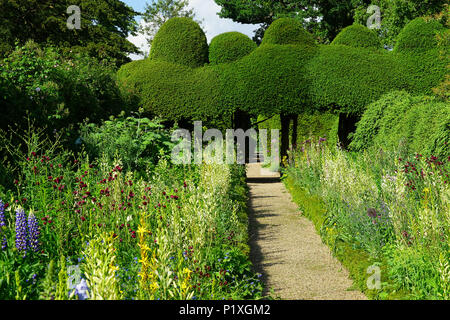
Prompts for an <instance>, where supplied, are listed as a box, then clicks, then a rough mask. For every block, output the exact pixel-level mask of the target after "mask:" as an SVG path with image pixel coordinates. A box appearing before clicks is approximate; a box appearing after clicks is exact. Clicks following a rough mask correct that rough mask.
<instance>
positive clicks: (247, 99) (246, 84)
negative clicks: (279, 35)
mask: <svg viewBox="0 0 450 320" xmlns="http://www.w3.org/2000/svg"><path fill="white" fill-rule="evenodd" d="M316 52H317V49H316V47H310V46H300V45H297V46H294V45H275V44H266V45H262V46H260V47H259V48H258V49H256V50H255V51H253V52H252V53H251V54H250V55H248V56H246V57H244V58H242V59H241V60H239V61H236V62H235V63H233V64H230V65H228V66H226V67H224V68H222V69H221V70H220V79H221V83H222V86H221V99H222V101H223V104H224V105H232V106H233V107H234V108H238V109H241V110H244V111H247V112H248V113H250V114H252V115H255V116H257V115H259V114H264V115H272V114H277V113H280V112H283V113H297V112H301V111H302V110H303V109H304V108H305V107H306V106H309V105H310V101H309V100H308V91H307V88H308V84H307V83H306V82H305V81H304V73H305V66H306V64H307V61H308V60H310V59H311V58H312V57H313V56H314V55H315V54H316Z"/></svg>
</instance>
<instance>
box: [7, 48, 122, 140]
mask: <svg viewBox="0 0 450 320" xmlns="http://www.w3.org/2000/svg"><path fill="white" fill-rule="evenodd" d="M0 64H1V67H2V68H1V72H0V79H1V80H0V86H2V85H1V84H2V83H4V84H6V88H5V89H4V91H2V90H1V89H0V91H2V95H1V96H0V101H2V106H4V109H3V117H4V118H3V119H4V121H2V122H1V124H0V128H1V129H3V130H7V129H9V126H14V125H15V124H18V125H19V127H25V126H26V121H27V120H26V119H25V117H26V116H28V117H29V118H30V119H31V120H33V121H35V123H36V124H38V125H39V126H40V127H47V128H48V131H49V132H52V131H53V130H55V131H59V130H61V129H63V128H64V129H66V130H68V131H69V132H70V131H73V130H74V129H75V128H76V125H77V123H78V122H81V121H82V120H83V119H85V118H86V117H89V118H91V119H95V120H96V121H99V120H101V119H103V118H105V117H107V116H108V115H110V114H113V113H118V112H120V111H121V110H122V109H126V108H127V106H126V104H127V98H126V97H125V95H124V94H123V93H121V91H120V90H119V88H118V86H117V84H116V82H115V77H116V76H115V71H114V69H111V68H110V67H108V66H106V65H103V64H100V63H98V62H97V61H95V60H93V59H91V58H89V57H86V56H83V55H79V54H71V55H68V56H62V55H61V54H60V52H59V50H58V49H55V48H46V49H41V48H40V47H39V46H38V45H37V44H35V43H34V42H28V43H27V44H26V45H25V46H23V47H18V48H16V50H15V51H14V52H12V53H11V54H10V55H9V56H8V57H7V58H5V59H4V60H2V61H1V62H0ZM72 138H73V137H72ZM75 138H76V137H75ZM75 138H73V139H74V140H75ZM74 140H73V141H74ZM73 141H72V142H73Z"/></svg>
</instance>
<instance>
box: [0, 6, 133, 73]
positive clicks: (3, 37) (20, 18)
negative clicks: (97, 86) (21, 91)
mask: <svg viewBox="0 0 450 320" xmlns="http://www.w3.org/2000/svg"><path fill="white" fill-rule="evenodd" d="M71 5H76V6H78V7H79V8H80V10H81V28H80V29H69V28H68V27H67V21H68V19H69V17H70V15H71V14H70V13H67V9H68V7H69V6H71ZM136 14H137V12H135V11H134V10H133V9H132V8H131V7H129V6H128V5H126V4H125V3H123V2H122V1H120V0H0V43H1V45H0V55H5V54H6V53H8V52H11V51H12V50H13V49H14V47H15V45H16V43H17V42H18V43H19V44H24V43H25V42H26V41H27V40H33V41H35V42H36V43H39V44H44V45H45V44H51V45H54V46H58V47H60V48H67V49H68V50H74V51H80V52H86V53H89V55H91V56H93V57H96V58H98V59H108V60H111V61H112V62H114V63H116V64H117V65H121V64H123V63H125V62H129V61H130V59H129V58H128V55H129V54H130V53H139V50H138V48H137V47H136V46H135V45H133V44H132V43H131V42H129V41H128V40H127V37H128V35H129V34H130V33H131V34H135V32H136V30H137V24H136V21H135V20H134V17H135V15H136Z"/></svg>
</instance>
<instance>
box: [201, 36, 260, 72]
mask: <svg viewBox="0 0 450 320" xmlns="http://www.w3.org/2000/svg"><path fill="white" fill-rule="evenodd" d="M256 48H257V45H256V43H255V42H253V41H252V40H251V39H250V38H249V37H247V36H246V35H245V34H242V33H240V32H227V33H222V34H220V35H218V36H216V37H214V38H213V39H212V40H211V44H210V45H209V62H210V63H211V64H212V65H215V64H221V63H227V62H232V61H236V60H239V59H241V58H242V57H245V56H246V55H248V54H250V52H252V51H253V50H255V49H256Z"/></svg>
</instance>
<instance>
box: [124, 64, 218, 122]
mask: <svg viewBox="0 0 450 320" xmlns="http://www.w3.org/2000/svg"><path fill="white" fill-rule="evenodd" d="M118 75H119V80H120V82H121V83H122V86H123V87H122V88H123V90H128V91H129V92H134V93H135V94H136V95H137V96H138V97H139V105H140V106H142V107H143V108H144V110H145V112H146V113H149V115H152V116H159V117H162V118H164V119H169V120H180V119H193V118H195V119H201V120H205V118H210V117H212V116H214V115H217V114H219V113H220V112H221V110H219V109H218V108H219V102H218V95H219V90H218V87H219V82H218V75H217V73H216V72H215V70H214V69H213V68H212V67H204V68H196V69H192V68H189V67H187V66H183V65H180V64H175V63H170V62H166V61H163V60H150V59H146V60H145V61H143V62H133V63H132V65H129V64H127V65H125V66H123V67H122V68H121V69H120V70H119V72H118Z"/></svg>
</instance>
